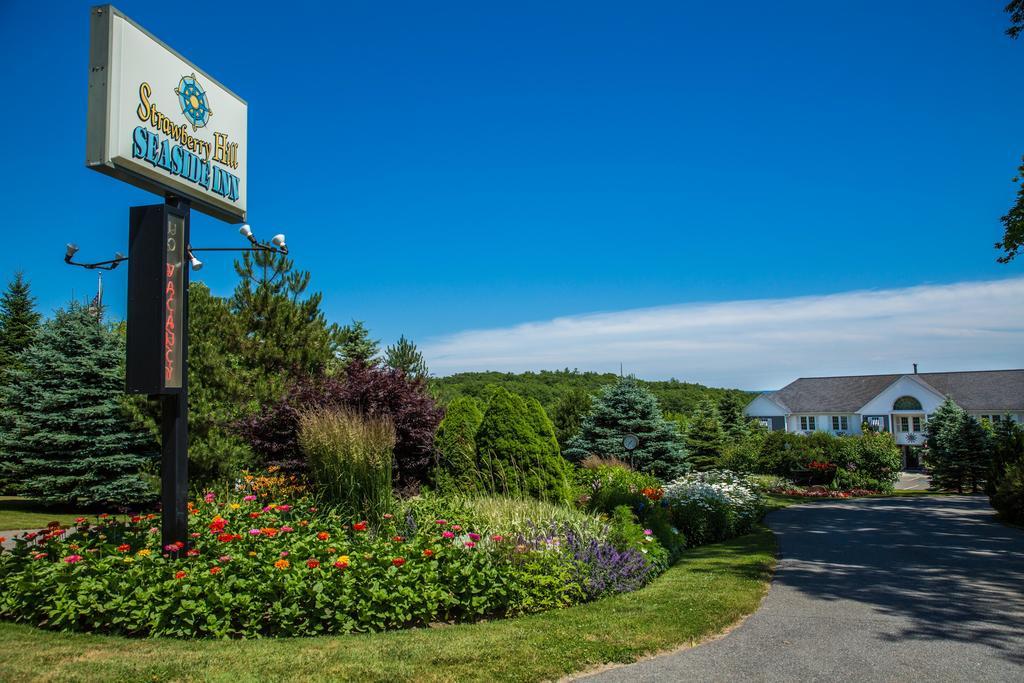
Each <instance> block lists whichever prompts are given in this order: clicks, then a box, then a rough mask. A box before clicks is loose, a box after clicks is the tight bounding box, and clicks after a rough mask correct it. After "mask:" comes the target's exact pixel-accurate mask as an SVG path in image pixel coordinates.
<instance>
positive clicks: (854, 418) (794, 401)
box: [744, 364, 1024, 468]
mask: <svg viewBox="0 0 1024 683" xmlns="http://www.w3.org/2000/svg"><path fill="white" fill-rule="evenodd" d="M947 396H949V397H950V398H952V399H953V402H954V403H956V404H957V405H958V406H960V407H961V408H963V409H964V410H966V411H967V412H968V413H970V414H972V415H976V416H977V417H979V418H985V419H988V420H989V421H991V422H998V421H999V420H1001V419H1003V418H1004V416H1005V415H1007V414H1009V415H1010V416H1011V418H1012V419H1014V420H1017V421H1018V422H1021V421H1024V370H981V371H973V372H922V373H920V374H918V373H917V365H916V364H915V365H914V372H913V373H912V374H907V375H860V376H855V377H801V378H800V379H798V380H796V381H794V382H792V383H790V384H788V385H786V386H785V387H783V388H782V389H779V390H778V391H769V392H765V393H763V394H761V395H759V396H758V397H757V398H755V399H754V400H753V401H751V402H750V404H749V405H747V407H746V409H745V411H744V412H745V414H746V415H747V416H748V417H750V418H752V419H756V420H758V421H760V422H761V424H763V425H764V426H765V427H767V428H768V429H771V430H785V431H787V432H799V433H806V434H809V433H811V432H815V431H819V432H832V433H834V434H859V433H860V431H861V424H862V423H863V422H867V423H868V424H870V425H872V426H873V427H874V428H876V429H878V430H880V431H886V432H892V434H893V436H894V437H895V438H896V443H897V444H899V445H900V447H901V448H902V450H903V466H904V467H905V468H915V467H919V466H920V462H919V461H918V456H917V452H916V449H915V448H913V447H914V446H920V445H921V444H922V442H923V441H924V435H923V432H924V428H925V425H926V424H927V422H928V416H929V415H931V414H932V413H934V412H935V409H936V408H938V407H939V405H940V404H941V403H942V402H943V401H944V400H945V399H946V397H947Z"/></svg>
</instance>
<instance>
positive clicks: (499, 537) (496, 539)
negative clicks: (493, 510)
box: [491, 534, 505, 543]
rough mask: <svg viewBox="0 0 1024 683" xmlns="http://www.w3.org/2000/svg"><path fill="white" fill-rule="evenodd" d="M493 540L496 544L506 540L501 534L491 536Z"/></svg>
mask: <svg viewBox="0 0 1024 683" xmlns="http://www.w3.org/2000/svg"><path fill="white" fill-rule="evenodd" d="M491 540H492V541H494V542H495V543H501V542H502V541H503V540H505V537H504V536H502V535H501V534H494V535H493V536H491Z"/></svg>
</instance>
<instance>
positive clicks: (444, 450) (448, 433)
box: [434, 396, 484, 493]
mask: <svg viewBox="0 0 1024 683" xmlns="http://www.w3.org/2000/svg"><path fill="white" fill-rule="evenodd" d="M483 419H484V414H483V413H482V412H480V409H479V408H478V407H477V405H476V400H474V399H472V398H469V397H468V396H460V397H459V398H456V399H455V400H453V401H452V402H451V403H449V404H448V407H447V409H446V410H445V414H444V419H443V420H441V424H440V426H439V427H438V428H437V436H436V437H435V439H434V445H435V447H436V448H437V456H438V466H437V470H436V471H435V476H434V478H435V482H436V484H437V487H438V488H439V489H440V490H442V491H445V492H452V493H455V492H466V491H475V490H477V488H478V487H479V486H480V471H479V467H478V465H477V457H476V432H477V430H478V429H479V428H480V423H481V422H482V421H483Z"/></svg>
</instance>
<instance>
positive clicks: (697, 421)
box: [686, 399, 725, 470]
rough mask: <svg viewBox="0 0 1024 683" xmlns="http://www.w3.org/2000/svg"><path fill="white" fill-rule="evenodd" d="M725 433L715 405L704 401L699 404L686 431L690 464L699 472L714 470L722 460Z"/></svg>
mask: <svg viewBox="0 0 1024 683" xmlns="http://www.w3.org/2000/svg"><path fill="white" fill-rule="evenodd" d="M724 448H725V433H724V432H723V431H722V425H721V423H720V422H719V419H718V411H717V410H716V409H715V404H714V403H712V402H711V401H709V400H706V399H705V400H703V401H701V402H700V403H698V404H697V408H696V410H694V413H693V417H691V418H690V425H689V427H688V428H687V430H686V451H687V453H688V454H689V457H690V464H691V465H693V466H694V467H695V468H697V469H699V470H710V469H714V468H715V467H716V466H717V465H718V462H719V460H720V459H721V458H722V451H723V450H724Z"/></svg>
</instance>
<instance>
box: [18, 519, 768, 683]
mask: <svg viewBox="0 0 1024 683" xmlns="http://www.w3.org/2000/svg"><path fill="white" fill-rule="evenodd" d="M775 548H776V546H775V539H774V537H773V535H772V533H771V532H770V531H769V530H768V529H767V528H765V527H763V526H759V527H758V528H757V529H756V530H755V531H754V532H753V533H751V534H748V535H746V536H743V537H741V538H736V539H733V540H731V541H727V542H725V543H719V544H715V545H710V546H705V547H703V548H697V549H695V550H692V551H690V552H688V553H687V554H686V555H685V557H684V558H683V559H682V560H681V561H680V562H679V563H678V564H676V565H675V566H674V567H672V568H671V569H670V570H669V571H668V572H666V573H665V574H664V575H662V576H661V577H660V578H658V579H657V580H656V581H654V582H653V583H652V584H651V585H650V586H648V587H647V588H645V589H643V590H641V591H637V592H635V593H630V594H626V595H619V596H615V597H613V598H607V599H605V600H599V601H597V602H594V603H591V604H588V605H580V606H577V607H572V608H569V609H565V610H558V611H554V612H547V613H544V614H537V615H532V616H528V617H522V618H519V619H508V620H499V621H493V622H489V623H482V624H467V625H459V626H449V627H442V628H431V629H411V630H407V631H393V632H389V633H380V634H369V635H354V636H331V637H323V638H295V639H278V640H262V641H260V640H249V641H175V640H166V639H161V640H129V639H125V638H116V637H110V636H93V635H86V634H64V633H54V632H49V631H42V630H39V629H35V628H31V627H28V626H22V625H15V624H10V623H0V661H2V662H4V664H3V666H2V668H0V677H2V678H4V679H6V680H62V681H72V680H97V679H102V680H124V681H139V680H159V681H163V680H213V681H233V682H234V681H250V680H275V681H276V680H328V679H332V680H355V679H358V680H360V681H393V680H396V679H400V680H405V679H415V680H418V681H464V680H490V681H493V680H501V681H506V680H507V681H536V680H549V679H556V678H559V677H560V676H563V675H565V674H567V673H571V672H574V671H579V670H582V669H587V668H591V667H595V666H599V665H601V664H606V663H609V662H630V661H633V660H635V659H637V658H639V657H641V656H643V655H646V654H650V653H654V652H657V651H659V650H666V649H672V648H677V647H679V646H682V645H688V644H693V643H696V642H699V641H701V640H702V639H705V638H707V637H709V636H711V635H713V634H716V633H719V632H721V631H722V630H723V629H725V628H726V627H728V626H729V625H730V624H732V623H734V622H735V621H736V620H738V619H740V618H741V617H743V616H744V615H747V614H749V613H751V612H753V611H754V610H755V609H756V608H757V606H758V604H759V603H760V602H761V598H762V597H763V596H764V594H765V592H766V590H767V587H768V580H769V578H770V575H771V571H772V569H773V567H774V564H775Z"/></svg>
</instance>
